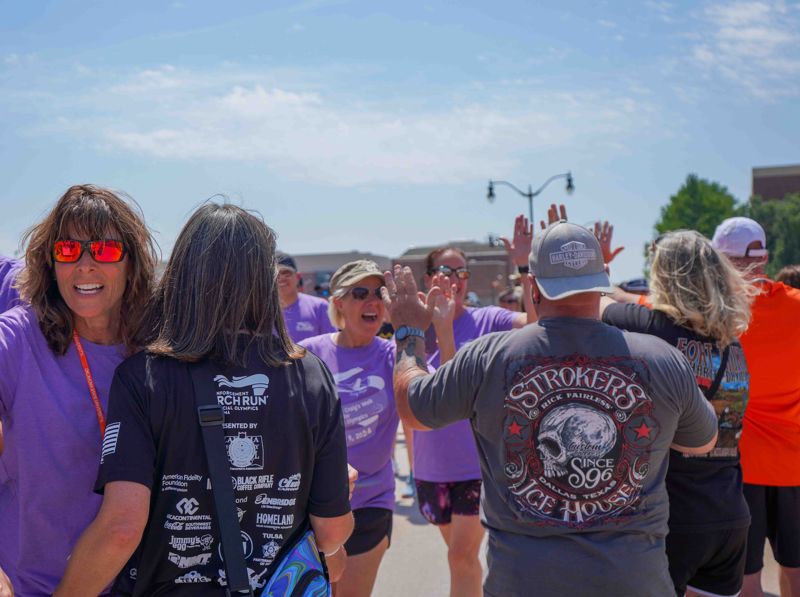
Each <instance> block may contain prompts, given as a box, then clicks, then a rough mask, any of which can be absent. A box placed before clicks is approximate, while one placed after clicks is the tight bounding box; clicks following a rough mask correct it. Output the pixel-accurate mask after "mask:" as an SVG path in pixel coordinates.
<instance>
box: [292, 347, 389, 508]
mask: <svg viewBox="0 0 800 597" xmlns="http://www.w3.org/2000/svg"><path fill="white" fill-rule="evenodd" d="M300 345H301V346H305V347H306V348H307V349H309V350H310V351H311V352H313V353H314V354H315V355H317V356H318V357H319V358H320V359H321V360H322V362H323V363H325V364H326V365H327V366H328V369H330V370H331V373H332V374H333V379H334V381H335V382H336V391H337V392H338V393H339V400H341V401H342V413H343V414H344V426H345V434H346V435H347V462H348V463H349V464H350V466H352V467H353V468H355V469H356V470H357V471H358V481H357V482H356V488H355V491H353V497H352V498H351V499H350V507H351V508H352V509H353V510H355V509H357V508H386V509H388V510H394V471H393V470H392V449H393V447H394V437H395V434H396V433H397V424H398V423H399V421H400V419H399V417H398V416H397V407H396V406H395V403H394V388H393V386H392V373H393V371H394V361H395V344H394V342H390V341H388V340H384V339H383V338H377V337H376V338H375V339H374V340H373V341H372V342H371V343H370V344H368V345H367V346H362V347H359V348H345V347H343V346H339V345H337V344H334V342H333V334H324V335H322V336H317V337H316V338H309V339H307V340H303V341H302V342H300Z"/></svg>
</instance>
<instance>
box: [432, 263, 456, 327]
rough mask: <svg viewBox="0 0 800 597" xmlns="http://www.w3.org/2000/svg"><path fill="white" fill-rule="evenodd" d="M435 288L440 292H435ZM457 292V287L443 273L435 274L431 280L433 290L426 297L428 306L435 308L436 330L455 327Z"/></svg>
mask: <svg viewBox="0 0 800 597" xmlns="http://www.w3.org/2000/svg"><path fill="white" fill-rule="evenodd" d="M434 288H438V289H439V290H438V291H436V292H433V289H434ZM457 290H458V289H457V287H456V285H455V284H451V283H450V280H449V278H448V277H447V276H445V275H444V274H442V273H438V274H435V275H434V276H433V278H432V279H431V290H430V291H429V292H428V295H427V296H426V304H428V306H429V307H431V306H432V307H433V310H432V311H431V314H432V323H433V325H434V327H435V328H437V329H438V328H439V327H441V326H452V325H453V320H454V319H455V316H456V298H455V297H456V292H457Z"/></svg>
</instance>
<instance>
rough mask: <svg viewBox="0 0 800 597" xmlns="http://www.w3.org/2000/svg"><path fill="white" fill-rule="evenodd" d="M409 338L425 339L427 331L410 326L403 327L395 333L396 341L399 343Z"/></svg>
mask: <svg viewBox="0 0 800 597" xmlns="http://www.w3.org/2000/svg"><path fill="white" fill-rule="evenodd" d="M409 336H418V337H420V338H425V331H424V330H421V329H419V328H412V327H411V326H408V325H401V326H400V327H399V328H397V330H396V331H395V333H394V339H395V340H397V341H398V342H401V341H403V340H405V339H406V338H408V337H409Z"/></svg>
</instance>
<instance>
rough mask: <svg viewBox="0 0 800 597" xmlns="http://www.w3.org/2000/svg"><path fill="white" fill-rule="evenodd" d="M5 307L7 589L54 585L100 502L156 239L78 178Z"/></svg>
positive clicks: (1, 390)
mask: <svg viewBox="0 0 800 597" xmlns="http://www.w3.org/2000/svg"><path fill="white" fill-rule="evenodd" d="M25 240H26V242H27V249H26V251H25V268H24V269H23V270H21V271H20V272H19V273H18V278H17V286H18V288H19V291H20V295H21V298H22V301H23V302H24V305H21V306H17V307H14V308H13V309H11V310H9V311H7V312H5V313H3V314H2V315H0V423H2V425H3V434H4V439H5V446H4V450H3V453H2V455H0V596H2V597H7V596H10V595H15V594H16V595H17V596H18V597H19V596H22V597H37V596H40V595H51V594H52V593H53V590H54V589H55V587H56V585H57V584H58V581H59V580H60V579H61V576H62V574H63V573H64V570H65V568H66V565H67V557H68V556H69V554H70V551H71V550H72V547H73V545H74V543H75V541H76V540H77V539H78V537H79V536H80V534H81V533H82V532H83V530H84V528H85V527H86V526H87V525H88V524H89V523H90V522H91V521H92V519H93V518H94V516H95V514H96V513H97V510H98V508H99V506H100V497H99V496H97V495H94V493H93V492H92V487H93V485H94V480H95V478H96V476H97V465H98V462H99V461H100V451H101V443H102V442H101V438H102V433H103V427H104V421H105V416H104V413H105V409H106V404H107V400H108V391H109V386H110V384H111V377H112V374H113V372H114V369H115V368H116V366H117V365H118V364H119V363H120V362H121V361H122V359H123V358H124V356H125V355H126V354H128V353H131V352H133V351H134V350H135V349H136V347H137V346H138V345H139V342H140V337H139V331H140V329H141V326H140V321H141V319H142V314H143V310H144V306H145V304H146V303H147V300H148V298H149V296H150V293H151V285H152V281H153V273H154V269H155V264H156V259H157V257H156V251H155V246H154V243H153V241H152V238H151V236H150V233H149V232H148V230H147V227H146V226H145V224H144V221H143V219H142V217H141V215H140V214H139V213H138V211H137V210H134V208H132V207H131V205H130V204H129V203H128V202H126V201H124V200H123V199H121V198H120V197H118V196H117V195H116V194H114V193H113V192H111V191H109V190H107V189H102V188H99V187H95V186H91V185H80V186H73V187H71V188H70V189H68V190H67V192H66V193H65V194H64V195H63V196H62V197H61V198H60V199H59V200H58V202H57V203H56V206H55V207H54V208H53V210H52V211H51V212H50V213H49V214H48V215H47V216H46V217H45V218H44V220H43V221H41V222H40V223H39V224H37V225H36V226H34V227H33V228H31V229H30V230H29V231H28V233H27V234H26V236H25Z"/></svg>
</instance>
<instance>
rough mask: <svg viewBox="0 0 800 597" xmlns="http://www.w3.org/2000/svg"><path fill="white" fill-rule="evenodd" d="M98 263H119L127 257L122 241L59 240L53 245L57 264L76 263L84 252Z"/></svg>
mask: <svg viewBox="0 0 800 597" xmlns="http://www.w3.org/2000/svg"><path fill="white" fill-rule="evenodd" d="M86 250H88V251H89V254H90V255H91V256H92V259H94V260H95V261H96V262H98V263H117V262H119V261H122V258H123V257H125V245H123V244H122V241H120V240H69V239H67V240H57V241H56V242H55V244H54V245H53V259H54V260H55V261H56V262H57V263H75V262H76V261H78V260H79V259H80V258H81V255H83V252H84V251H86Z"/></svg>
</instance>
